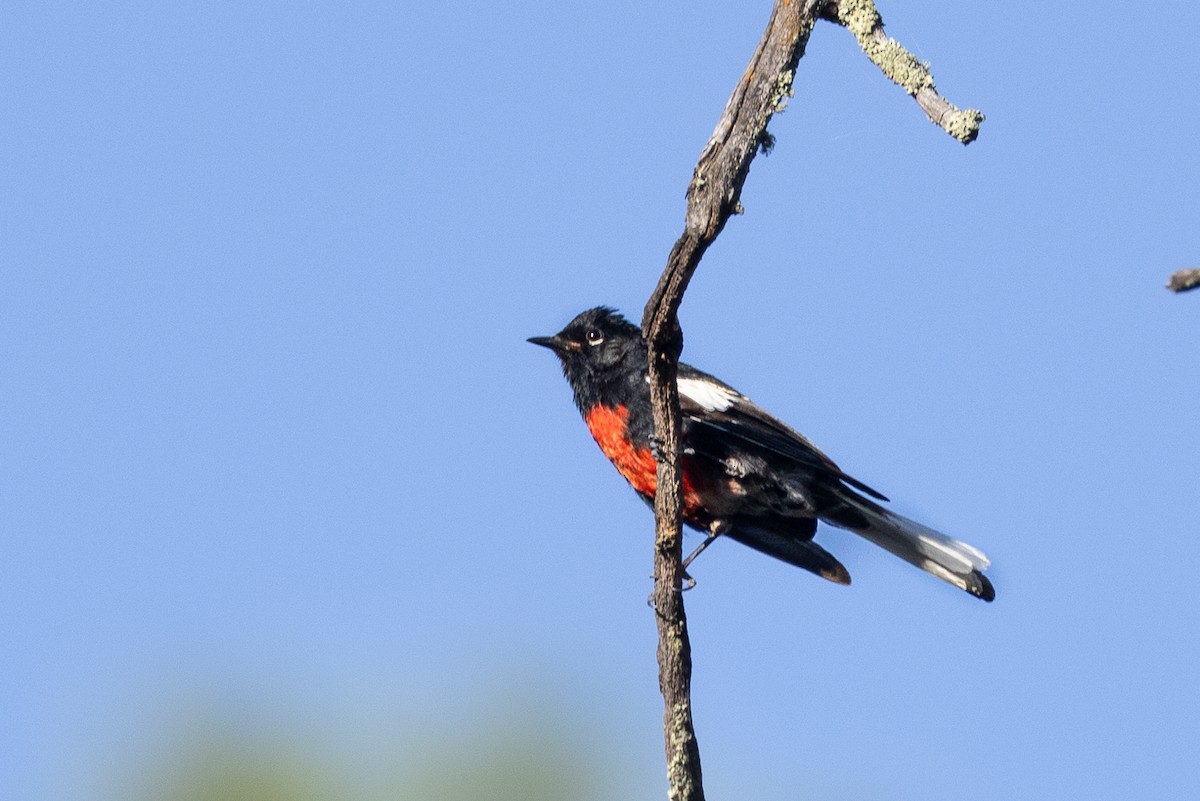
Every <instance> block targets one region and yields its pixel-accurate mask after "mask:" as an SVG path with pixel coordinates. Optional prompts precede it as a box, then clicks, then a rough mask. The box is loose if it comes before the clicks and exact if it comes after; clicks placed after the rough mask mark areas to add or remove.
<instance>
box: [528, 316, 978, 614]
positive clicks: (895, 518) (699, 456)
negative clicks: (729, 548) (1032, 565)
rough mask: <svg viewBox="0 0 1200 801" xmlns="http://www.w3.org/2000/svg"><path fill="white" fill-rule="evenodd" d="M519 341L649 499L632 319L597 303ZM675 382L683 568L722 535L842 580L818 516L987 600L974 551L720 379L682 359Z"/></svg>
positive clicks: (644, 408) (643, 369)
mask: <svg viewBox="0 0 1200 801" xmlns="http://www.w3.org/2000/svg"><path fill="white" fill-rule="evenodd" d="M528 341H529V342H531V343H533V344H535V345H540V346H542V347H545V348H549V349H550V350H551V351H553V352H554V353H555V354H556V355H557V356H558V359H559V361H560V362H561V366H562V371H563V375H564V376H565V377H566V379H567V383H569V384H570V386H571V390H572V393H573V394H574V399H575V405H576V406H577V407H578V409H579V412H580V414H582V416H583V419H584V422H585V423H586V425H587V428H588V431H589V432H590V433H591V435H592V437H593V438H594V439H595V441H596V444H598V445H599V446H600V450H601V451H602V452H603V453H604V455H605V456H606V457H608V459H609V461H611V462H612V464H613V465H614V466H615V467H616V468H617V471H618V472H619V473H620V474H621V475H622V476H623V477H624V478H625V480H626V481H628V482H629V484H630V485H631V486H632V487H633V489H634V490H635V491H636V492H637V493H638V495H640V496H641V498H642V499H643V500H644V501H646V502H647V503H649V504H650V505H651V506H653V504H654V493H655V489H656V487H657V459H658V458H659V456H660V455H661V443H660V442H659V441H658V440H657V438H656V437H655V431H654V420H653V416H652V413H651V407H650V379H649V373H648V364H649V363H648V359H647V348H646V342H645V340H644V339H643V338H642V333H641V330H640V329H639V328H638V327H636V326H635V325H633V324H632V323H630V322H629V321H628V320H626V319H625V318H624V317H623V316H621V314H620V313H619V312H617V311H616V310H615V309H613V308H611V307H608V306H597V307H595V308H592V309H588V310H587V311H584V312H582V313H581V314H579V315H578V316H576V317H575V318H574V319H573V320H571V322H569V323H567V325H566V326H565V327H564V328H563V329H562V330H561V331H559V332H558V333H557V334H554V335H553V336H538V337H530V338H529V339H528ZM676 381H677V386H678V390H679V406H680V413H681V414H680V421H681V436H680V443H679V455H680V467H681V470H682V484H683V521H684V523H686V524H687V526H688V527H690V528H693V529H695V530H697V531H700V532H702V533H704V534H706V535H707V536H706V538H705V540H704V542H703V543H701V544H700V546H699V547H698V548H696V550H695V551H694V552H693V553H692V554H691V555H690V556H689V557H688V558H687V559H686V560H684V561H683V568H684V572H685V576H686V570H687V568H688V566H689V565H690V563H691V561H692V560H693V559H695V557H696V556H698V555H699V553H700V552H701V551H703V550H704V549H705V548H706V547H707V546H708V545H709V544H710V543H712V542H713V541H714V540H716V539H717V538H718V537H727V538H728V539H731V540H734V541H736V542H739V543H742V544H743V545H747V546H749V547H751V548H753V549H755V550H758V551H760V552H762V553H765V554H768V555H770V556H773V557H775V558H776V559H780V560H782V561H784V562H786V563H788V564H791V565H795V566H796V567H800V568H803V569H804V570H807V571H809V572H811V573H814V574H816V575H818V576H821V577H822V578H825V579H828V580H829V581H832V582H834V583H836V584H846V585H848V584H850V573H849V571H848V570H846V567H845V566H844V565H843V564H842V563H841V562H840V561H838V559H837V558H835V557H834V556H833V554H831V553H829V552H828V551H827V550H825V548H823V547H822V546H821V545H818V544H817V543H816V542H815V541H814V536H815V535H816V533H817V524H818V521H820V522H824V523H826V524H828V525H832V526H835V527H837V528H842V529H847V530H849V531H852V532H854V533H855V534H858V535H859V536H861V537H863V538H865V539H867V540H869V541H870V542H872V543H874V544H875V545H878V546H879V547H881V548H883V549H884V550H886V551H890V552H891V553H892V554H894V555H896V556H898V557H900V558H901V559H903V560H905V561H906V562H909V563H910V564H913V565H915V566H917V567H919V568H921V569H922V570H924V571H926V572H927V573H930V574H932V575H934V576H936V577H938V578H940V579H942V580H943V581H946V582H949V583H950V584H952V585H954V586H955V587H958V588H959V589H961V590H964V591H966V592H968V593H970V594H971V595H973V596H975V597H976V598H981V599H982V600H984V601H989V602H990V601H992V600H994V599H995V597H996V591H995V589H994V588H993V586H992V583H991V581H989V580H988V578H987V576H985V575H984V571H985V570H986V569H987V568H988V566H989V564H990V562H989V560H988V558H987V556H986V555H985V554H984V553H983V552H982V551H981V550H979V549H978V548H976V547H974V546H973V545H969V544H967V543H966V542H963V541H961V540H958V539H954V538H953V537H949V536H946V535H945V534H942V533H941V532H938V531H935V530H933V529H932V528H929V527H927V526H924V525H922V524H920V523H918V522H916V521H915V520H910V519H909V518H907V517H904V516H902V515H900V514H897V513H896V512H893V511H890V510H889V509H886V508H884V507H883V506H882V505H881V504H882V503H883V502H887V501H888V498H887V497H885V496H884V495H883V494H882V493H880V492H878V491H876V490H874V489H872V488H871V487H869V486H867V485H866V484H864V483H863V482H861V481H859V480H858V479H856V478H853V477H852V476H850V475H848V474H846V473H845V472H843V471H842V469H841V468H840V467H838V466H837V464H836V463H835V462H834V461H833V460H832V459H830V458H829V457H828V456H826V455H825V454H824V453H822V452H821V451H820V450H819V449H818V448H817V446H816V445H814V444H813V443H812V442H810V441H809V440H808V439H807V438H806V437H804V436H803V435H802V434H800V433H799V432H797V431H795V430H794V429H792V428H791V427H789V426H788V425H786V424H785V423H783V422H782V421H780V420H779V419H777V418H776V417H774V416H772V415H771V414H769V413H767V412H766V411H764V410H763V409H761V408H760V407H758V406H757V405H755V404H754V403H753V402H751V401H750V399H749V398H747V397H746V396H745V395H743V394H742V393H740V392H738V391H737V390H736V389H734V388H733V387H731V386H729V385H728V384H726V383H724V382H723V381H720V380H719V379H717V378H714V377H713V376H711V375H709V374H708V373H705V372H702V371H700V370H697V369H696V368H694V367H692V366H690V365H687V364H684V363H682V362H680V364H679V370H678V374H677V379H676ZM688 578H689V580H690V577H688ZM693 583H694V582H693Z"/></svg>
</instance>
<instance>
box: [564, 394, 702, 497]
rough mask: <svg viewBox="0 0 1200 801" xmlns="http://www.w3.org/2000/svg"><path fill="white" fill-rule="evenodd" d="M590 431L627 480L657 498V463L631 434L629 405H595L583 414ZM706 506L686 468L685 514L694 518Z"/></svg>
mask: <svg viewBox="0 0 1200 801" xmlns="http://www.w3.org/2000/svg"><path fill="white" fill-rule="evenodd" d="M584 421H585V422H586V423H587V427H588V431H590V432H592V437H593V438H594V439H595V440H596V444H597V445H599V446H600V450H602V451H604V455H605V456H607V457H608V459H609V461H611V462H612V463H613V465H615V466H616V468H617V470H618V471H619V472H620V473H621V475H623V476H624V477H625V480H626V481H628V482H629V484H630V485H631V486H632V487H633V488H634V489H635V490H637V491H638V492H639V493H641V494H642V495H644V496H646V497H647V498H650V499H653V498H654V491H655V490H656V489H657V488H658V463H657V462H656V461H655V460H654V453H653V452H652V451H651V450H650V448H639V447H637V446H635V445H634V444H633V443H632V442H631V441H630V440H629V438H628V436H626V435H627V432H628V429H629V409H628V408H627V407H625V406H603V405H597V406H593V407H592V408H591V410H590V411H589V412H588V413H587V414H586V415H584ZM702 508H703V503H702V501H701V498H700V495H699V493H698V492H697V491H696V489H695V487H694V486H693V481H692V480H691V477H690V476H689V474H688V471H687V469H686V468H685V469H684V472H683V514H684V516H685V517H688V518H694V517H695V516H696V513H697V512H699V511H700V510H701V509H702Z"/></svg>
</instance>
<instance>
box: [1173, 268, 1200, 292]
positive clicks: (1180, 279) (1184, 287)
mask: <svg viewBox="0 0 1200 801" xmlns="http://www.w3.org/2000/svg"><path fill="white" fill-rule="evenodd" d="M1197 287H1200V268H1197V267H1191V268H1189V269H1186V270H1180V271H1179V272H1177V273H1175V274H1174V275H1172V276H1171V280H1170V281H1168V282H1167V289H1169V290H1171V291H1172V292H1187V291H1188V290H1189V289H1196V288H1197Z"/></svg>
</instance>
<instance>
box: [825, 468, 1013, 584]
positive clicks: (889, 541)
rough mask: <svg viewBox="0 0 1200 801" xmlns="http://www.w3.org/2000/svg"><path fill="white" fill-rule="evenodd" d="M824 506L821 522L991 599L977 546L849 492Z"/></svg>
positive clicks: (985, 562)
mask: <svg viewBox="0 0 1200 801" xmlns="http://www.w3.org/2000/svg"><path fill="white" fill-rule="evenodd" d="M824 506H825V507H826V508H824V509H822V510H821V519H822V520H824V521H825V522H827V523H831V524H832V525H835V526H838V527H839V528H845V529H849V530H851V531H853V532H855V533H856V534H858V535H859V536H861V537H864V538H866V539H868V540H870V541H871V542H873V543H875V544H876V545H878V546H879V547H880V548H883V549H885V550H888V551H891V552H892V553H894V554H895V555H896V556H899V557H900V558H901V559H903V560H904V561H906V562H909V563H911V564H914V565H916V566H917V567H919V568H921V569H922V570H924V571H925V572H927V573H931V574H932V575H935V576H937V577H938V578H940V579H942V580H943V581H948V582H950V583H951V584H953V585H954V586H955V587H958V588H959V589H961V590H966V591H967V592H969V593H971V594H972V595H974V596H976V597H977V598H982V599H983V600H985V601H992V600H994V599H995V597H996V590H995V589H994V588H993V587H992V583H991V582H990V581H988V579H987V576H985V575H983V571H984V570H986V569H987V568H988V565H989V564H991V562H990V561H989V560H988V558H987V556H986V555H985V554H984V553H983V551H981V550H979V549H978V548H976V547H975V546H973V545H969V544H967V543H965V542H963V541H962V540H956V539H954V538H953V537H947V536H946V535H945V534H942V533H941V532H939V531H934V530H933V529H931V528H929V527H928V526H923V525H921V524H920V523H918V522H916V521H915V520H909V519H908V518H907V517H904V516H903V515H898V514H896V513H895V512H891V511H888V510H887V509H884V508H883V507H882V506H880V505H879V504H877V503H875V502H874V501H869V500H867V499H866V498H863V497H861V496H859V495H856V494H855V493H853V492H849V491H845V492H840V493H838V497H837V500H836V501H834V502H833V503H830V504H825V505H824Z"/></svg>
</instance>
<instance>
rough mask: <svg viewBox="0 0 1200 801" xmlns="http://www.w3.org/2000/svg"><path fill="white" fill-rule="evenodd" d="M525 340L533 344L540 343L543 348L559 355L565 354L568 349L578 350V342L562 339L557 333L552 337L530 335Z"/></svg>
mask: <svg viewBox="0 0 1200 801" xmlns="http://www.w3.org/2000/svg"><path fill="white" fill-rule="evenodd" d="M525 341H526V342H532V343H533V344H535V345H541V346H542V347H543V348H549V349H550V350H552V351H554V352H555V353H557V354H558V355H559V356H565V355H566V354H567V352H568V351H572V350H579V343H578V342H572V341H571V340H569V339H563V338H562V337H561V336H559V335H557V334H556V335H554V336H552V337H530V338H529V339H527V340H525Z"/></svg>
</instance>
